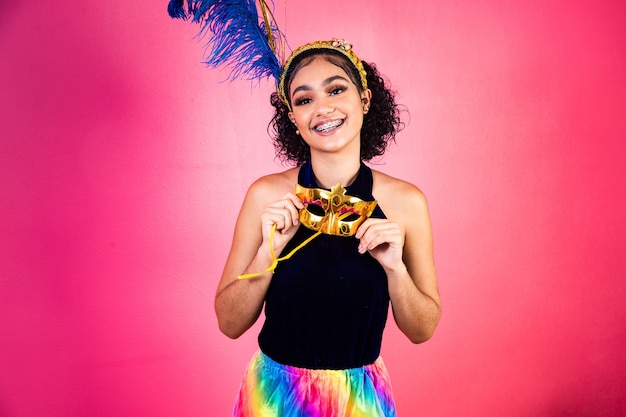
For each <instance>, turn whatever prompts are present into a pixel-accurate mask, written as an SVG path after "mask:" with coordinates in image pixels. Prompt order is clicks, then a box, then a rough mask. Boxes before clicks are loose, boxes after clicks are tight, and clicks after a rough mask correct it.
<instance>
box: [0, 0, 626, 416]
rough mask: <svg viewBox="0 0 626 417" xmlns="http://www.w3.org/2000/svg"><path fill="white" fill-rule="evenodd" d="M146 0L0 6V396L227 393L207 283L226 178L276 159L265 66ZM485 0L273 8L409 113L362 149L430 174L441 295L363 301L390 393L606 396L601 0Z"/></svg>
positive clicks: (617, 380) (625, 46) (242, 358)
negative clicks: (399, 128)
mask: <svg viewBox="0 0 626 417" xmlns="http://www.w3.org/2000/svg"><path fill="white" fill-rule="evenodd" d="M166 3H167V2H166V0H163V1H161V2H157V1H150V2H129V1H121V0H113V1H107V2H104V1H100V2H91V1H88V2H49V1H41V0H39V1H29V2H17V1H5V2H3V5H2V7H1V11H0V137H1V141H0V173H1V175H0V214H1V216H2V217H1V221H0V224H1V228H2V229H1V232H0V233H1V235H0V236H1V237H0V265H1V269H0V416H2V417H22V416H29V417H39V416H42V417H43V416H46V417H57V416H58V417H61V416H63V417H74V416H106V417H111V416H123V417H126V416H149V417H159V416H163V417H171V416H226V415H228V414H229V412H230V409H231V406H232V403H233V400H234V396H235V394H236V391H237V389H238V385H239V382H240V380H241V377H242V373H243V370H244V368H245V366H246V364H247V362H248V360H249V358H250V357H251V355H252V354H253V352H254V351H255V350H256V333H257V331H258V325H257V326H256V327H255V328H253V329H252V331H250V332H248V333H247V334H246V335H244V336H243V337H242V338H241V339H239V340H236V341H232V340H229V339H227V338H226V337H225V336H223V335H221V334H220V333H219V331H218V329H217V325H216V320H215V317H214V313H213V306H212V303H213V297H214V291H215V288H216V285H217V282H218V279H219V275H220V272H221V269H222V266H223V263H224V260H225V257H226V253H227V250H228V247H229V245H230V238H231V233H232V228H233V224H234V221H235V216H236V214H237V211H238V208H239V205H240V203H241V200H242V198H243V194H244V192H245V190H246V189H247V187H248V185H249V184H250V183H251V181H253V180H254V179H255V178H257V177H258V176H260V175H263V174H265V173H268V172H273V171H277V170H280V169H282V167H281V166H280V165H279V164H278V163H277V162H276V161H275V160H274V159H273V148H272V145H271V141H270V139H269V138H268V135H267V134H266V126H267V122H268V121H269V117H270V115H271V108H270V106H269V104H268V96H269V93H270V92H271V90H272V84H271V83H269V82H263V83H261V84H260V85H258V86H251V85H250V83H249V82H245V81H240V82H235V83H228V82H226V83H221V82H220V81H222V80H223V79H224V78H225V76H226V73H225V72H220V71H213V70H208V69H206V68H204V67H203V65H202V64H201V63H200V61H201V58H202V47H201V45H200V44H198V43H197V42H195V41H194V39H193V37H194V35H195V34H196V31H197V28H196V27H194V26H192V25H190V24H188V23H185V22H181V21H173V20H170V19H169V17H168V16H167V14H166ZM506 3H507V2H495V1H475V2H469V1H451V0H443V1H408V0H407V1H391V2H382V1H380V2H364V1H362V0H346V1H342V2H334V1H329V0H319V1H310V2H309V1H307V2H304V1H301V2H294V1H292V2H288V4H287V5H286V7H285V5H284V4H285V3H284V2H283V1H279V0H277V3H276V9H277V11H276V14H277V18H278V19H279V22H280V23H281V25H282V26H283V28H284V29H285V30H286V32H287V36H288V38H289V39H290V42H291V46H292V47H295V46H298V45H299V44H301V43H303V42H306V41H310V40H316V39H325V38H330V37H333V36H336V37H345V38H346V39H349V40H350V41H352V42H353V43H354V44H355V49H356V51H357V52H358V53H359V54H360V55H361V57H362V58H363V59H365V60H368V61H373V62H375V63H377V64H378V66H379V68H380V69H381V71H382V72H383V73H385V74H387V75H388V76H389V78H390V80H391V81H392V85H393V87H394V88H395V89H397V90H398V91H399V100H400V102H402V103H403V104H405V105H406V106H407V108H408V109H409V111H410V121H409V123H408V125H407V128H406V130H405V131H404V132H403V133H401V134H400V136H399V137H398V143H397V144H396V145H394V146H392V148H391V150H390V151H389V152H388V154H387V155H385V156H384V158H382V159H380V160H377V161H376V162H375V165H376V167H377V168H378V169H380V170H383V171H385V172H387V173H390V174H392V175H395V176H399V177H402V178H404V179H407V180H409V181H411V182H414V183H415V184H417V185H418V186H420V187H421V188H422V189H423V190H424V191H425V192H426V194H427V196H428V197H429V201H430V206H431V210H432V218H433V226H434V230H435V238H436V241H435V243H436V257H437V266H438V273H439V279H440V286H441V293H442V299H443V303H444V313H443V318H442V321H441V324H440V326H439V328H438V330H437V332H436V334H435V337H434V338H433V339H432V340H431V341H429V342H428V343H426V344H423V345H412V344H410V343H409V342H408V341H407V340H406V339H405V338H404V337H402V336H401V335H400V334H399V331H398V330H397V328H396V327H395V324H393V322H390V323H389V325H388V329H387V331H386V341H385V344H384V347H383V355H384V357H385V360H386V362H387V365H388V367H389V369H390V372H391V375H392V381H393V384H394V388H395V395H396V400H397V405H398V410H399V415H400V416H418V415H424V416H444V417H447V416H508V417H511V416H616V417H623V416H625V415H626V394H624V393H626V360H625V355H624V352H625V351H626V324H625V322H626V305H625V304H626V303H625V300H626V260H625V256H624V255H625V252H626V251H625V249H626V201H625V200H626V197H625V193H626V186H625V184H626V169H625V166H626V152H625V151H624V145H623V144H624V143H625V139H626V116H625V109H626V83H625V79H626V75H625V74H626V3H625V2H624V1H622V0H614V1H608V0H602V1H578V0H574V1H558V0H548V1H533V2H512V1H511V2H508V3H509V4H508V5H507V4H506ZM53 4H54V5H53ZM285 12H286V17H285ZM406 120H407V121H408V120H409V119H408V118H407V119H406Z"/></svg>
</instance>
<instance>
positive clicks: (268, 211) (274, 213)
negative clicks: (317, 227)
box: [261, 193, 304, 257]
mask: <svg viewBox="0 0 626 417" xmlns="http://www.w3.org/2000/svg"><path fill="white" fill-rule="evenodd" d="M303 208H304V204H302V201H300V199H299V198H298V197H297V196H296V195H295V194H293V193H287V194H285V195H284V196H283V197H282V198H281V199H280V200H277V201H274V202H271V203H269V204H267V205H266V206H265V208H264V209H263V213H262V214H261V227H262V233H263V246H266V247H268V248H269V245H270V233H271V230H272V227H274V225H276V231H275V232H274V237H273V242H272V246H273V250H274V254H275V256H277V257H278V256H279V255H280V253H281V252H282V250H283V249H284V248H285V246H286V245H287V242H289V241H290V240H291V238H293V236H294V234H295V233H296V230H298V226H299V225H300V220H299V217H300V213H299V210H300V209H303Z"/></svg>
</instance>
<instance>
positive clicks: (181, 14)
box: [167, 0, 189, 20]
mask: <svg viewBox="0 0 626 417" xmlns="http://www.w3.org/2000/svg"><path fill="white" fill-rule="evenodd" d="M167 13H168V14H169V15H170V17H173V18H174V19H183V20H187V19H188V18H189V16H188V14H187V12H186V11H185V0H170V2H169V4H168V5H167Z"/></svg>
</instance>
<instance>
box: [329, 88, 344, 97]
mask: <svg viewBox="0 0 626 417" xmlns="http://www.w3.org/2000/svg"><path fill="white" fill-rule="evenodd" d="M345 90H346V87H344V86H334V87H331V89H330V95H331V96H335V95H337V94H341V93H343V92H344V91H345Z"/></svg>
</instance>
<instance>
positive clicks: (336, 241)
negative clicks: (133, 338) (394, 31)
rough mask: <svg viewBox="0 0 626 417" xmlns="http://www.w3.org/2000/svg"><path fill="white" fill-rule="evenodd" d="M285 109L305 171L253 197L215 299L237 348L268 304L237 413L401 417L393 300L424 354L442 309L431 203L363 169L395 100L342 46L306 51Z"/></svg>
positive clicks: (293, 155) (284, 134)
mask: <svg viewBox="0 0 626 417" xmlns="http://www.w3.org/2000/svg"><path fill="white" fill-rule="evenodd" d="M272 104H273V105H274V107H275V108H276V114H275V116H274V119H273V121H272V126H273V129H274V133H275V141H276V148H277V151H278V154H279V155H280V156H282V157H283V158H285V159H287V160H289V161H291V162H293V163H294V164H295V165H296V167H295V168H291V169H288V170H286V171H284V172H281V173H277V174H271V175H268V176H265V177H262V178H260V179H258V180H257V181H256V182H254V184H252V186H251V187H250V189H249V190H248V193H247V195H246V197H245V200H244V202H243V206H242V208H241V211H240V214H239V217H238V220H237V224H236V227H235V233H234V238H233V244H232V248H231V251H230V254H229V256H228V260H227V262H226V265H225V268H224V272H223V275H222V278H221V281H220V283H219V286H218V289H217V294H216V299H215V309H216V313H217V317H218V321H219V326H220V329H221V331H222V332H223V333H224V334H226V335H227V336H228V337H231V338H237V337H239V336H241V335H242V334H243V333H244V332H245V331H246V330H248V329H249V328H250V327H251V326H252V325H253V324H254V323H255V322H256V321H257V319H258V318H259V316H260V313H261V311H262V309H263V308H264V306H265V316H266V319H265V323H264V326H263V329H262V330H261V333H260V335H259V346H260V352H259V353H257V354H256V355H255V357H254V358H253V360H252V362H251V364H250V367H249V369H248V371H247V373H246V376H245V378H244V382H243V384H242V387H241V391H240V394H239V398H238V401H237V404H236V405H235V411H234V415H235V416H329V415H332V416H395V408H394V403H393V396H392V393H391V386H390V383H389V378H388V375H387V371H386V369H385V367H384V364H383V362H382V359H381V358H380V357H379V354H380V347H381V342H382V334H383V329H384V326H385V323H386V319H387V312H388V306H389V302H391V306H392V311H393V317H394V319H395V322H396V324H397V325H398V327H399V328H400V329H401V331H402V332H403V333H404V334H405V335H406V336H407V337H408V338H409V340H410V341H412V342H413V343H421V342H424V341H426V340H428V339H429V338H430V337H431V336H432V334H433V332H434V330H435V327H436V326H437V323H438V321H439V316H440V300H439V294H438V289H437V280H436V274H435V266H434V261H433V245H432V235H431V225H430V219H429V214H428V208H427V203H426V199H425V197H424V195H423V194H422V192H421V191H420V190H419V189H418V188H416V187H415V186H413V185H411V184H409V183H407V182H405V181H402V180H399V179H396V178H392V177H390V176H388V175H385V174H383V173H381V172H378V171H375V170H371V169H370V168H368V167H367V166H366V165H365V164H363V161H367V160H370V159H371V158H373V157H375V156H377V155H381V154H382V153H383V152H384V151H385V148H386V145H387V143H388V142H389V141H390V140H393V138H394V135H395V132H396V131H397V130H398V128H399V127H400V122H399V118H398V110H397V107H396V104H395V102H394V99H393V95H392V94H391V92H390V91H389V90H388V89H387V87H386V86H385V84H384V81H383V79H382V78H381V77H380V75H379V74H378V72H377V70H376V68H375V67H374V66H373V65H370V64H367V63H365V62H362V61H361V60H359V58H358V57H357V56H356V54H354V52H353V51H352V48H351V45H350V44H348V43H346V42H343V41H337V40H333V41H322V42H313V43H311V44H307V45H305V46H303V47H301V48H298V49H297V50H296V51H294V52H293V54H292V55H291V56H290V57H289V59H288V60H287V61H286V63H285V65H284V69H283V72H282V75H281V79H280V83H279V86H278V91H277V93H274V94H273V95H272ZM296 184H298V188H296V186H295V185H296ZM279 254H280V255H279Z"/></svg>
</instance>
